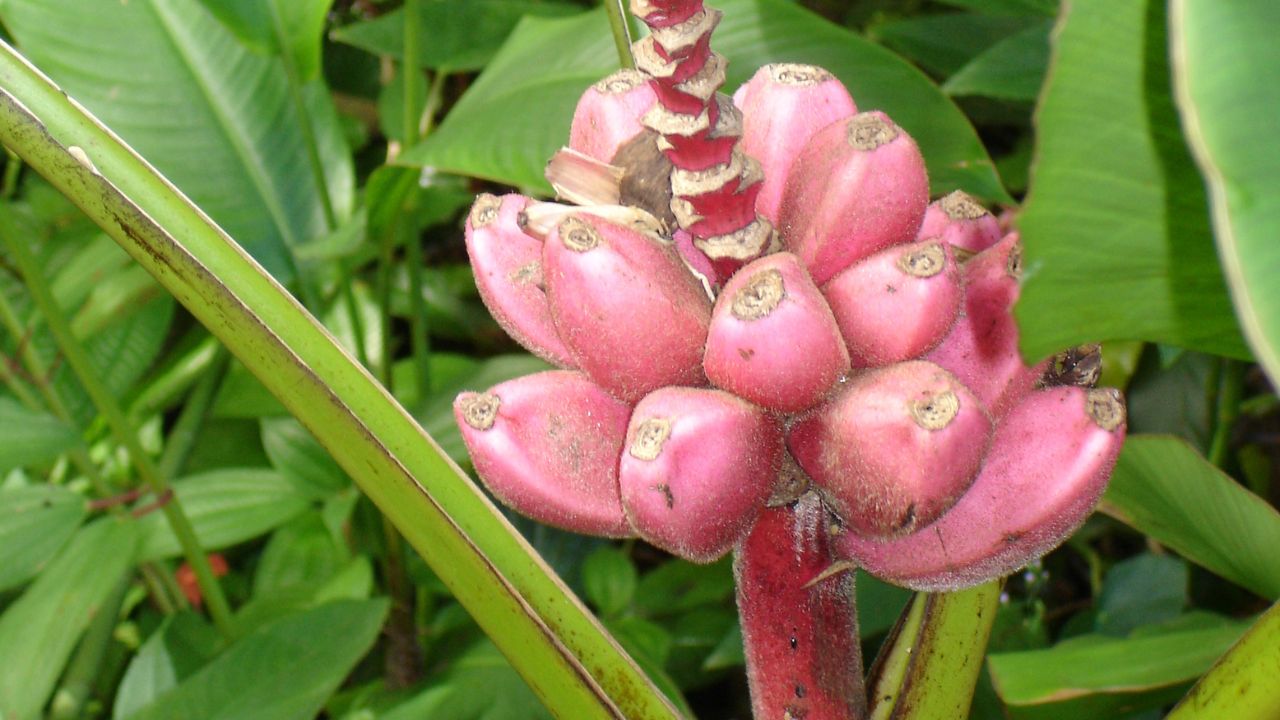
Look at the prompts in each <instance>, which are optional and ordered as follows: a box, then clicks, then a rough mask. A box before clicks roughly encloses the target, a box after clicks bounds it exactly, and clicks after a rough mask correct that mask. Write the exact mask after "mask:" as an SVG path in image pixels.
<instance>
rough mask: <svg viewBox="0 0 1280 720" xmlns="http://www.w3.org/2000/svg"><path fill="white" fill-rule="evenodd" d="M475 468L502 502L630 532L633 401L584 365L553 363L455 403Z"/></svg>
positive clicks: (540, 516) (591, 528)
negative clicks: (623, 468)
mask: <svg viewBox="0 0 1280 720" xmlns="http://www.w3.org/2000/svg"><path fill="white" fill-rule="evenodd" d="M453 413H454V417H455V418H456V419H457V422H458V427H459V428H461V430H462V439H463V440H464V441H465V442H466V444H467V450H468V451H469V452H470V453H471V461H472V463H473V464H474V465H475V468H476V473H477V474H478V475H479V476H480V479H481V480H484V483H485V485H486V486H487V487H488V488H489V490H490V491H491V492H492V493H493V494H494V495H496V496H497V497H498V498H499V499H500V500H502V502H504V503H506V504H507V505H509V506H511V507H512V508H514V509H515V510H516V511H518V512H519V513H521V514H523V515H527V516H529V517H531V518H534V519H535V520H538V521H540V522H544V523H547V524H549V525H555V526H557V527H562V528H565V529H566V530H572V531H574V532H580V533H589V534H591V535H604V536H606V537H625V536H627V535H630V534H631V527H630V525H628V524H627V519H626V516H625V515H624V514H623V511H622V502H621V501H620V500H619V499H618V455H619V453H620V452H621V451H622V443H623V440H624V439H625V437H626V432H627V420H628V418H629V417H630V415H631V408H630V406H628V405H627V404H626V403H623V402H621V401H619V400H617V399H615V398H613V397H612V396H610V395H609V394H608V393H607V392H605V391H604V390H602V389H601V388H600V387H598V386H596V385H595V384H594V383H592V382H591V381H590V380H588V379H587V378H586V377H585V376H584V375H582V374H581V373H578V372H570V371H564V370H552V371H548V372H542V373H537V374H534V375H526V376H525V377H522V378H517V379H515V380H509V381H507V382H504V383H501V384H499V385H497V386H495V387H493V388H492V389H490V390H489V391H488V392H486V393H463V394H461V395H459V396H458V398H457V399H456V400H455V401H454V404H453Z"/></svg>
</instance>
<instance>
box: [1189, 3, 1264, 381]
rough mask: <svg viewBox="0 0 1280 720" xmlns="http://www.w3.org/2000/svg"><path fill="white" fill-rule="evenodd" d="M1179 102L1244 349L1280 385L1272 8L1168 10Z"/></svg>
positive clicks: (1236, 6)
mask: <svg viewBox="0 0 1280 720" xmlns="http://www.w3.org/2000/svg"><path fill="white" fill-rule="evenodd" d="M1171 8H1172V10H1171V13H1172V16H1171V26H1172V27H1171V31H1172V33H1171V34H1172V37H1171V46H1172V51H1173V57H1174V69H1175V85H1176V87H1177V90H1178V106H1179V109H1180V110H1181V112H1182V118H1183V122H1184V125H1185V127H1186V131H1187V138H1188V141H1189V142H1190V144H1191V148H1192V150H1193V151H1194V153H1195V156H1196V160H1197V161H1198V162H1199V164H1200V168H1201V170H1202V171H1203V172H1204V176H1205V180H1206V182H1207V184H1208V186H1209V197H1210V200H1211V203H1212V206H1211V209H1212V213H1213V225H1214V230H1215V235H1216V237H1217V241H1218V252H1219V255H1220V256H1221V258H1222V264H1223V269H1224V270H1225V271H1226V274H1227V282H1228V284H1229V285H1230V288H1231V296H1232V299H1233V300H1234V301H1235V307H1236V311H1237V313H1238V317H1239V319H1240V323H1241V326H1242V328H1243V330H1244V333H1245V337H1246V338H1247V339H1248V340H1249V345H1250V347H1251V348H1253V351H1254V353H1255V354H1256V355H1257V357H1258V359H1259V361H1260V362H1261V363H1262V365H1263V367H1264V368H1265V369H1266V371H1267V374H1268V375H1269V376H1270V377H1271V379H1272V381H1273V382H1275V381H1277V380H1280V286H1278V285H1277V283H1276V269H1277V268H1280V243H1277V242H1276V238H1277V237H1280V197H1277V194H1276V191H1277V189H1280V140H1277V138H1276V133H1275V127H1274V124H1273V123H1272V122H1271V118H1272V117H1273V115H1274V113H1275V108H1277V107H1280V88H1278V87H1277V86H1276V84H1275V83H1274V82H1267V81H1261V82H1260V81H1259V74H1260V73H1275V72H1276V71H1277V70H1280V45H1277V44H1276V42H1275V34H1274V30H1275V28H1276V27H1277V25H1280V5H1277V4H1276V3H1271V2H1234V3H1225V2H1213V1H1212V0H1208V1H1205V0H1179V1H1177V2H1174V3H1172V4H1171Z"/></svg>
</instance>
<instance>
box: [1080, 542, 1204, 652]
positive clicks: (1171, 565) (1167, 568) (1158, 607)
mask: <svg viewBox="0 0 1280 720" xmlns="http://www.w3.org/2000/svg"><path fill="white" fill-rule="evenodd" d="M1188 577H1189V574H1188V572H1187V564H1186V562H1184V561H1182V560H1179V559H1178V558H1175V557H1171V556H1169V555H1152V554H1151V553H1143V554H1141V555H1137V556H1135V557H1131V558H1129V559H1127V560H1124V561H1122V562H1119V563H1116V565H1115V566H1114V567H1112V568H1111V569H1110V570H1108V571H1107V575H1106V577H1105V578H1104V579H1103V581H1102V593H1101V594H1100V595H1099V596H1098V616H1097V629H1098V632H1100V633H1102V634H1103V635H1112V636H1115V637H1124V636H1125V635H1128V634H1129V633H1130V632H1131V631H1133V630H1134V629H1136V628H1138V627H1140V626H1143V625H1151V624H1153V623H1162V622H1166V621H1169V620H1173V619H1174V618H1176V617H1178V616H1179V615H1181V614H1182V609H1183V608H1184V607H1186V605H1187V603H1188V598H1187V584H1188Z"/></svg>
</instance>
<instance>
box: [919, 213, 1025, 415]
mask: <svg viewBox="0 0 1280 720" xmlns="http://www.w3.org/2000/svg"><path fill="white" fill-rule="evenodd" d="M1021 256H1022V250H1021V245H1020V244H1019V240H1018V235H1017V233H1010V234H1009V235H1007V236H1006V237H1005V238H1004V239H1003V240H1001V241H1000V242H998V243H996V244H995V245H993V246H991V247H990V248H988V249H987V250H985V251H983V252H981V253H979V254H977V255H975V256H974V257H973V258H971V259H970V260H969V261H968V262H967V263H965V264H964V280H965V299H964V312H963V314H962V315H961V316H960V318H959V319H958V320H956V324H955V326H954V327H952V329H951V332H950V333H949V334H948V335H947V336H946V337H945V338H943V340H942V342H941V343H939V345H938V346H937V347H936V348H934V350H932V351H931V352H930V353H929V354H928V355H927V356H926V359H927V360H930V361H932V362H935V363H937V364H939V365H941V366H942V367H944V368H946V369H948V370H950V371H951V372H952V373H954V374H955V376H956V377H957V378H959V379H960V382H962V383H964V384H965V385H966V386H968V388H969V389H970V390H972V391H973V394H974V395H977V396H978V399H979V400H981V401H982V403H983V404H984V405H986V406H987V407H988V408H990V410H991V414H992V416H994V417H995V418H997V419H999V418H1000V417H1001V416H1002V415H1004V413H1005V412H1006V411H1008V409H1009V408H1010V407H1012V406H1013V404H1014V403H1016V402H1017V401H1018V400H1019V399H1020V398H1021V397H1022V396H1024V395H1026V394H1027V393H1028V392H1030V391H1031V389H1032V387H1034V385H1035V382H1036V380H1037V379H1038V378H1039V376H1040V375H1041V374H1042V373H1043V369H1044V368H1043V367H1037V368H1031V367H1028V366H1027V365H1026V363H1024V362H1023V361H1022V354H1021V353H1020V352H1019V351H1018V325H1017V323H1016V322H1014V319H1013V303H1014V302H1016V301H1017V299H1018V292H1019V287H1018V279H1019V277H1020V276H1021V272H1022V271H1021Z"/></svg>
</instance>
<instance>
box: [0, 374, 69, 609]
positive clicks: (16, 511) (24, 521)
mask: <svg viewBox="0 0 1280 720" xmlns="http://www.w3.org/2000/svg"><path fill="white" fill-rule="evenodd" d="M3 402H4V400H3V398H0V408H3V404H2V403H3ZM5 422H6V421H5V420H4V419H3V417H0V426H3V427H5V428H6V429H8V428H12V427H21V426H10V425H5V424H4V423H5ZM88 514H89V504H88V503H87V502H85V499H84V498H83V497H80V496H79V495H77V494H75V493H73V492H71V491H70V490H67V489H65V488H61V487H57V486H54V485H32V486H29V487H16V488H7V489H4V490H0V548H4V550H3V551H0V553H2V554H3V557H4V560H3V562H0V592H3V591H5V590H8V589H9V588H11V587H15V586H17V585H21V584H22V583H24V582H26V581H27V580H29V579H31V577H32V576H34V575H35V574H36V573H38V572H40V570H41V569H43V568H44V566H45V563H47V562H49V560H51V559H52V558H53V557H54V555H56V554H57V553H58V550H60V549H61V548H62V546H63V545H64V544H65V543H66V542H67V539H68V538H70V537H71V535H72V533H74V532H75V531H76V528H78V527H80V523H81V522H83V521H84V519H85V517H86V516H87V515H88Z"/></svg>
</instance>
